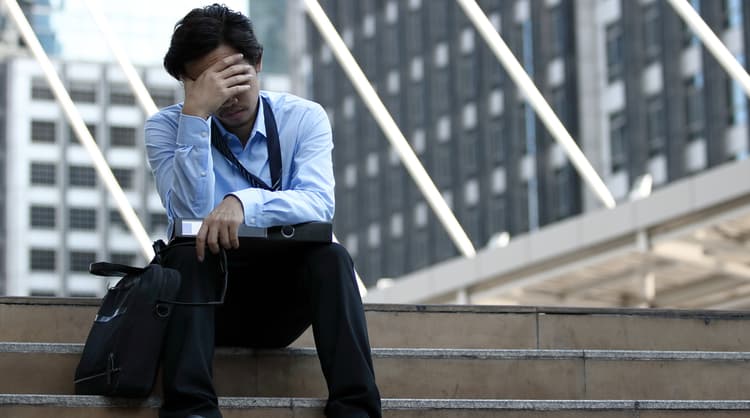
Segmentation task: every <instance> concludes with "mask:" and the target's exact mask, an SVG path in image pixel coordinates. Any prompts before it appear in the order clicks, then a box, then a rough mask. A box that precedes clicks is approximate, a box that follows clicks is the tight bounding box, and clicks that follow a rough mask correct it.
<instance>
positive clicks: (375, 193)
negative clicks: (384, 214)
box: [367, 179, 382, 219]
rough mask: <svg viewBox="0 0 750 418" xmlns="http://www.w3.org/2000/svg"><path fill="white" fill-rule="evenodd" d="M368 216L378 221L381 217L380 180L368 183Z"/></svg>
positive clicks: (371, 180) (372, 180)
mask: <svg viewBox="0 0 750 418" xmlns="http://www.w3.org/2000/svg"><path fill="white" fill-rule="evenodd" d="M367 200H368V203H367V216H368V218H369V219H377V218H378V217H379V215H380V203H381V202H382V199H381V197H380V182H379V181H378V179H370V180H368V181H367Z"/></svg>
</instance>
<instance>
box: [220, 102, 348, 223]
mask: <svg viewBox="0 0 750 418" xmlns="http://www.w3.org/2000/svg"><path fill="white" fill-rule="evenodd" d="M297 132H298V133H297V138H296V142H295V149H294V152H293V157H292V160H291V165H290V170H289V181H288V182H287V181H284V183H285V185H286V187H285V188H284V189H283V190H280V191H268V190H263V189H257V188H248V189H242V190H238V191H236V192H233V193H230V194H232V195H234V196H236V197H237V198H238V199H239V200H240V201H241V202H242V205H243V208H244V212H245V223H246V224H247V225H250V226H257V227H268V226H274V225H289V224H296V223H300V222H308V221H331V220H332V219H333V214H334V207H335V199H334V186H335V180H334V176H333V162H332V151H333V136H332V133H331V124H330V122H329V121H328V116H327V114H326V113H325V111H324V110H323V108H322V107H321V106H320V105H315V106H312V107H310V108H309V109H308V110H307V111H306V112H305V113H304V114H303V115H302V117H301V119H300V121H299V128H298V130H297Z"/></svg>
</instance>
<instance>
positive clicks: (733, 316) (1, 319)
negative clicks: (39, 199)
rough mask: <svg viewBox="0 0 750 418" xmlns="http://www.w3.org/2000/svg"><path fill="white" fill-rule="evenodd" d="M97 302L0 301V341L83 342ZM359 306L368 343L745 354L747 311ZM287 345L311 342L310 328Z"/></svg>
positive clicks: (749, 341) (309, 344) (749, 321)
mask: <svg viewBox="0 0 750 418" xmlns="http://www.w3.org/2000/svg"><path fill="white" fill-rule="evenodd" d="M98 303H99V301H98V300H95V299H63V298H0V341H17V342H59V343H82V342H83V341H84V340H85V338H86V335H87V333H88V331H89V328H90V326H91V321H92V320H93V318H94V315H95V313H96V310H97V306H98ZM365 310H366V313H367V321H368V328H369V333H370V342H371V344H372V346H373V347H391V348H398V347H401V348H478V349H479V348H503V349H534V348H541V349H619V350H688V351H692V350H704V351H750V333H747V332H745V330H746V329H747V328H748V327H750V312H730V311H686V310H655V309H590V308H586V309H577V308H534V307H495V306H443V305H440V306H423V305H367V306H366V307H365ZM293 345H294V346H297V347H312V346H314V343H313V339H312V335H311V332H310V331H309V330H308V332H307V333H305V334H304V335H303V336H302V337H300V339H299V340H298V341H297V342H296V343H295V344H293Z"/></svg>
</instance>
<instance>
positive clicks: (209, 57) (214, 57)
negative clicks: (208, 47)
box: [185, 45, 238, 80]
mask: <svg viewBox="0 0 750 418" xmlns="http://www.w3.org/2000/svg"><path fill="white" fill-rule="evenodd" d="M236 53H238V51H237V50H236V49H234V48H232V47H230V46H227V45H220V46H219V47H217V48H216V49H214V50H213V51H211V52H209V53H208V54H206V55H204V56H202V57H201V58H198V59H196V60H193V61H188V62H186V63H185V75H187V76H188V77H190V78H191V79H193V80H195V79H196V78H198V76H200V75H201V74H203V72H204V71H206V70H207V69H208V68H209V67H210V66H212V65H214V64H215V63H217V62H218V61H220V60H223V59H224V58H226V57H228V56H231V55H234V54H236Z"/></svg>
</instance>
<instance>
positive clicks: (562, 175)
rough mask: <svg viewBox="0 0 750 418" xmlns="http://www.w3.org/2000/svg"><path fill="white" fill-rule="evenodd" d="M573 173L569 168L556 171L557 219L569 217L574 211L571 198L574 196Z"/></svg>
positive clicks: (555, 209) (555, 212) (555, 211)
mask: <svg viewBox="0 0 750 418" xmlns="http://www.w3.org/2000/svg"><path fill="white" fill-rule="evenodd" d="M570 176H571V173H570V170H569V169H568V168H567V167H563V168H558V169H557V170H555V203H556V204H555V207H554V212H553V213H554V216H555V219H563V218H565V217H567V216H569V215H570V214H571V212H572V210H573V202H572V200H571V198H572V197H573V196H574V193H573V190H571V178H570Z"/></svg>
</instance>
